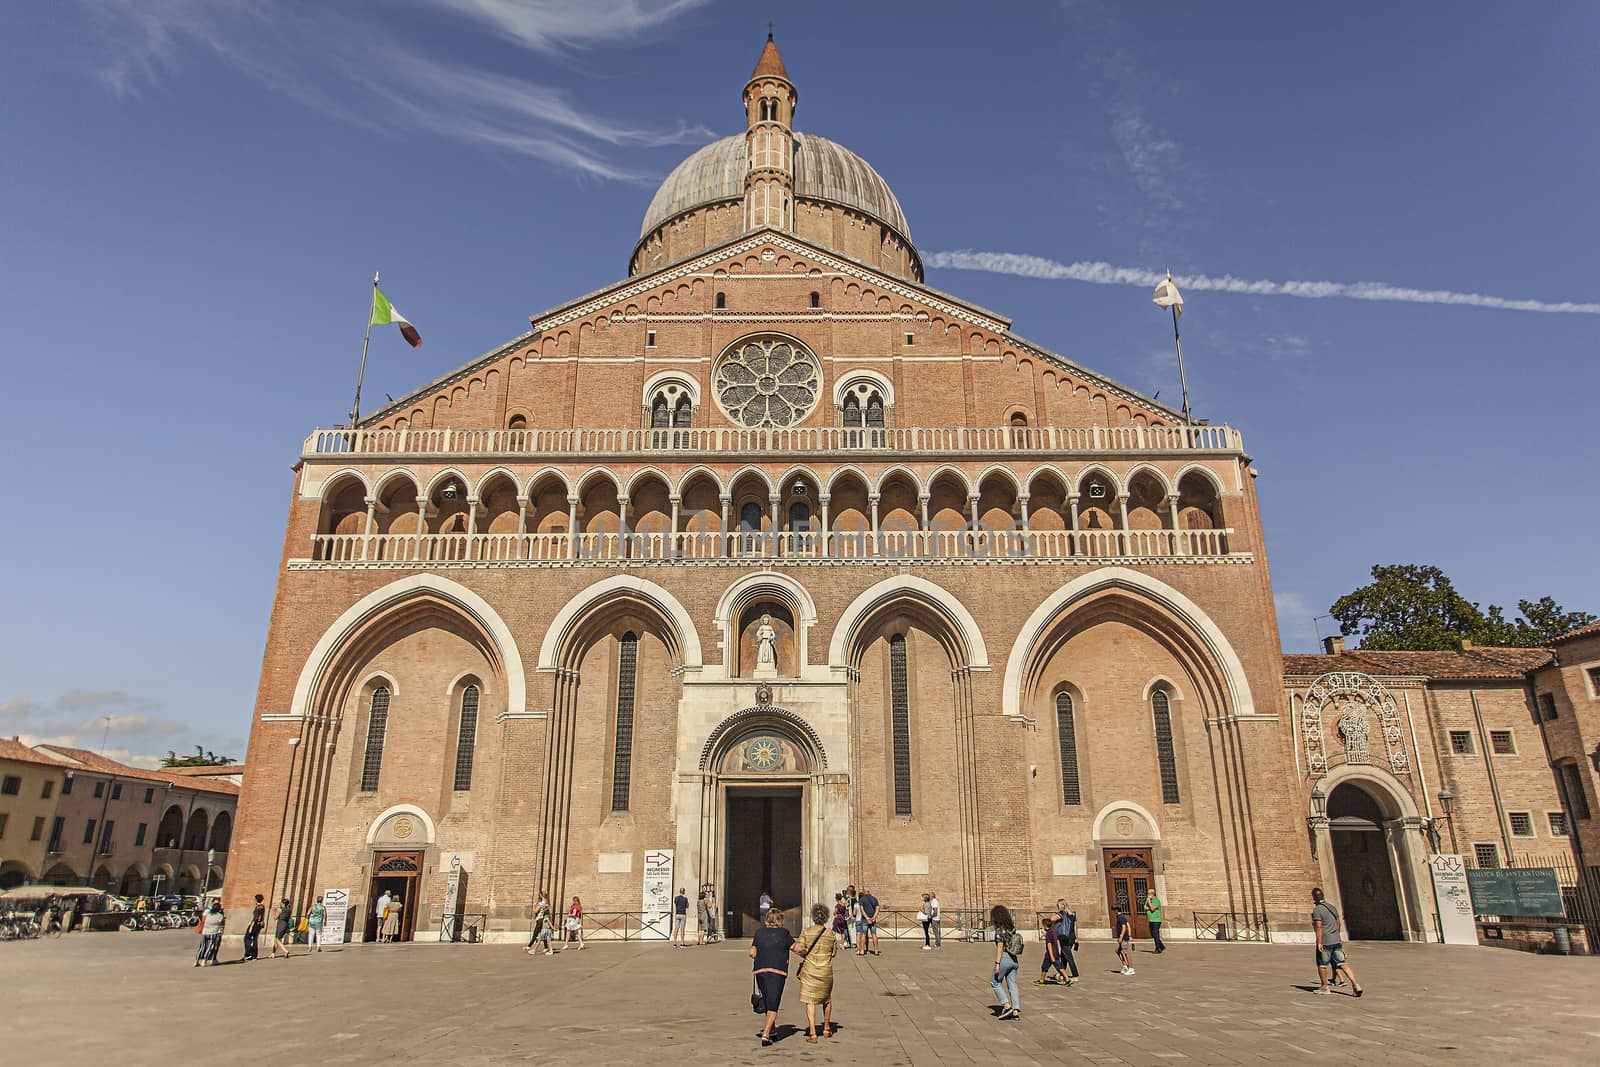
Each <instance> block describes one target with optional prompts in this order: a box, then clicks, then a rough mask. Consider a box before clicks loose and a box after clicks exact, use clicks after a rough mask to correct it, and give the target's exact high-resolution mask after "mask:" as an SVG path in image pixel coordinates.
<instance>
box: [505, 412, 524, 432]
mask: <svg viewBox="0 0 1600 1067" xmlns="http://www.w3.org/2000/svg"><path fill="white" fill-rule="evenodd" d="M527 428H528V416H526V415H513V416H511V419H510V421H509V422H507V423H506V429H508V430H526V429H527Z"/></svg>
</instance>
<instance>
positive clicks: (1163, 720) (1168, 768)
mask: <svg viewBox="0 0 1600 1067" xmlns="http://www.w3.org/2000/svg"><path fill="white" fill-rule="evenodd" d="M1150 710H1151V712H1152V713H1153V715H1154V718H1155V728H1156V759H1157V760H1158V761H1159V762H1160V764H1161V802H1162V803H1163V804H1177V803H1179V802H1180V799H1181V798H1180V796H1179V793H1178V757H1177V753H1176V752H1175V751H1174V750H1173V747H1172V702H1171V699H1170V698H1169V697H1168V696H1167V694H1166V692H1165V691H1164V690H1160V689H1157V690H1156V691H1155V692H1154V693H1152V694H1150Z"/></svg>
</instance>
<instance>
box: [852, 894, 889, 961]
mask: <svg viewBox="0 0 1600 1067" xmlns="http://www.w3.org/2000/svg"><path fill="white" fill-rule="evenodd" d="M860 903H861V922H860V924H858V925H857V926H856V933H857V934H858V935H860V938H861V951H860V952H858V953H856V954H857V955H858V956H865V955H866V954H867V949H868V946H869V942H870V947H871V949H872V954H873V955H874V956H881V955H883V951H882V949H880V948H879V947H878V898H877V897H875V896H873V895H872V890H870V889H862V890H861V900H860Z"/></svg>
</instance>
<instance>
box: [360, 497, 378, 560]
mask: <svg viewBox="0 0 1600 1067" xmlns="http://www.w3.org/2000/svg"><path fill="white" fill-rule="evenodd" d="M366 504H367V526H366V529H365V530H363V531H362V534H361V558H362V559H366V558H367V556H368V555H370V554H371V553H370V551H369V549H370V548H371V546H372V528H373V526H375V525H376V524H377V519H378V514H377V513H378V501H377V499H376V498H374V497H370V496H369V497H367V500H366Z"/></svg>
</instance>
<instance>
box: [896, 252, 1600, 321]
mask: <svg viewBox="0 0 1600 1067" xmlns="http://www.w3.org/2000/svg"><path fill="white" fill-rule="evenodd" d="M922 261H923V263H924V264H925V265H926V266H929V267H947V268H949V269H951V270H981V271H988V272H989V273H991V274H1014V275H1017V276H1019V277H1023V278H1045V279H1050V280H1056V281H1073V282H1088V283H1090V284H1091V285H1140V286H1144V287H1146V288H1149V287H1153V286H1154V285H1156V283H1158V282H1160V281H1161V280H1162V279H1163V278H1165V277H1166V274H1165V272H1162V271H1154V270H1146V269H1145V268H1143V267H1118V266H1115V265H1114V264H1111V263H1101V262H1079V263H1058V262H1057V261H1055V260H1053V259H1045V258H1044V257H1043V256H1030V255H1024V254H1022V253H1018V252H975V251H972V250H970V249H969V250H963V251H959V252H930V253H929V254H928V255H926V256H924V257H923V260H922ZM1172 280H1173V281H1175V282H1177V283H1178V286H1179V287H1180V288H1182V289H1192V290H1210V291H1212V292H1219V293H1244V294H1246V295H1251V296H1298V297H1301V298H1302V299H1306V300H1327V299H1331V298H1342V299H1345V300H1383V301H1391V302H1394V303H1400V304H1458V305H1463V306H1466V307H1480V308H1498V309H1500V310H1502V311H1538V312H1543V313H1545V314H1556V315H1600V304H1578V303H1572V302H1568V301H1563V302H1560V303H1555V302H1551V301H1546V300H1518V299H1512V298H1511V297H1505V296H1489V295H1487V294H1484V293H1457V292H1452V291H1450V290H1448V289H1412V288H1408V287H1406V286H1403V285H1390V284H1388V283H1387V282H1313V281H1283V282H1274V281H1266V280H1252V279H1249V278H1235V277H1234V276H1233V275H1231V274H1222V275H1216V274H1174V275H1173V276H1172Z"/></svg>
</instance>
